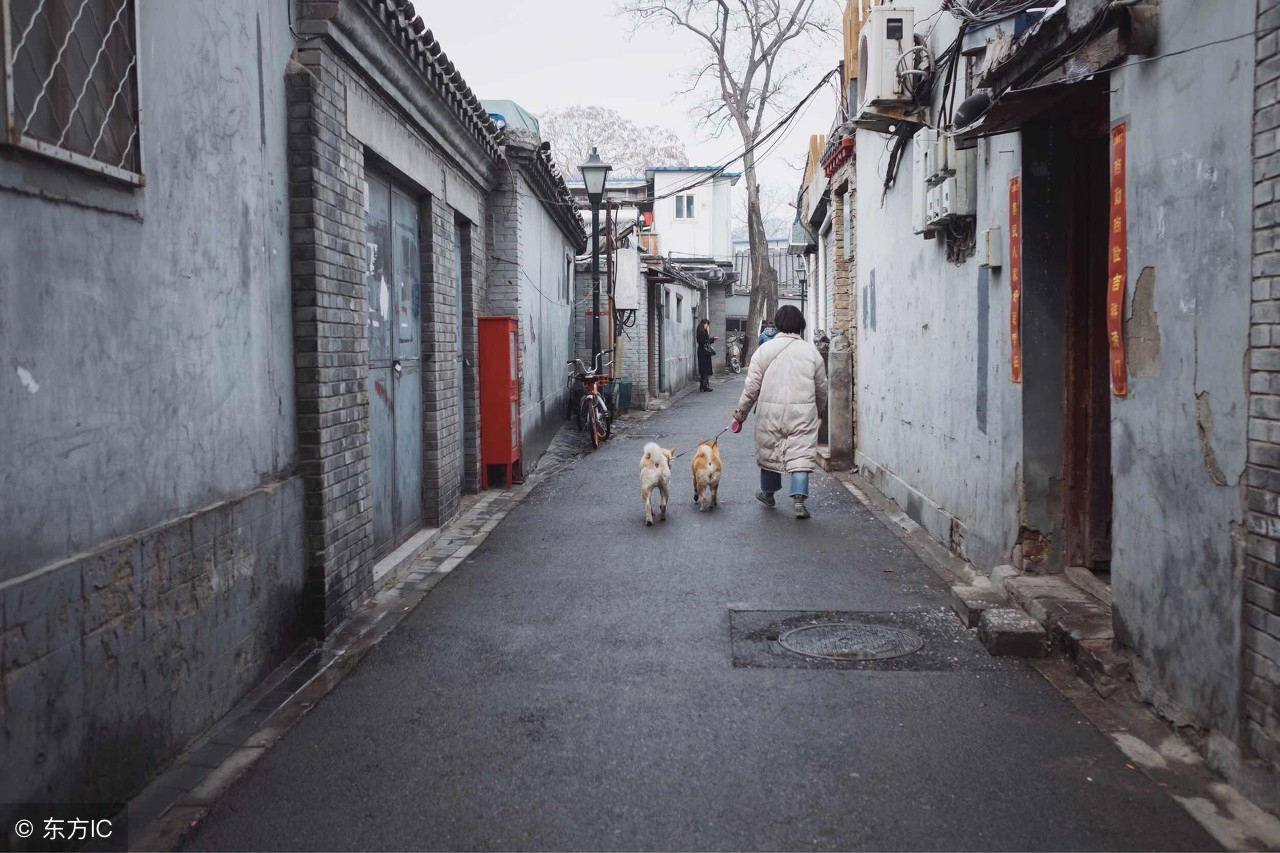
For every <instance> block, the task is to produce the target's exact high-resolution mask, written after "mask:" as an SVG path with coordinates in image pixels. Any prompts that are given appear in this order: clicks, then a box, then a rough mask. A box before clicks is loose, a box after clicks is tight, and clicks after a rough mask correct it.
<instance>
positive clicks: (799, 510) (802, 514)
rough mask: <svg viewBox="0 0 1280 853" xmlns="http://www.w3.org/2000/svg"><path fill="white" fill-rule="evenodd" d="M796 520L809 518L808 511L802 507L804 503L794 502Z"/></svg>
mask: <svg viewBox="0 0 1280 853" xmlns="http://www.w3.org/2000/svg"><path fill="white" fill-rule="evenodd" d="M796 518H797V519H801V520H803V519H806V518H809V509H808V507H806V506H805V505H804V501H796Z"/></svg>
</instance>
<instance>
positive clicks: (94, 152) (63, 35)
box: [0, 0, 143, 185]
mask: <svg viewBox="0 0 1280 853" xmlns="http://www.w3.org/2000/svg"><path fill="white" fill-rule="evenodd" d="M0 10H2V12H3V16H4V19H3V23H4V26H3V27H2V28H0V29H3V32H4V35H5V39H4V45H3V48H4V67H3V74H4V82H5V87H4V93H5V98H4V124H5V136H4V140H3V141H4V142H7V143H8V144H10V145H16V146H19V147H21V148H25V149H27V150H29V151H34V152H36V153H39V154H43V155H45V156H48V157H53V158H55V159H58V160H61V161H63V162H66V163H71V164H74V165H76V166H79V167H83V168H87V169H91V170H93V171H96V172H99V173H102V174H105V175H109V176H110V177H113V178H116V179H119V180H122V181H126V182H128V183H132V184H136V185H141V184H142V183H143V178H142V158H141V155H140V139H139V122H138V53H137V19H136V8H135V0H0Z"/></svg>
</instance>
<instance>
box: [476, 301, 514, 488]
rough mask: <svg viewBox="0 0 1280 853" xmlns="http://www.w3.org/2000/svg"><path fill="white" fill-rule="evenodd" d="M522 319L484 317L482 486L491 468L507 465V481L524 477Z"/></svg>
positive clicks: (482, 350)
mask: <svg viewBox="0 0 1280 853" xmlns="http://www.w3.org/2000/svg"><path fill="white" fill-rule="evenodd" d="M519 347H520V321H519V320H518V319H516V318H515V317H481V318H480V487H481V488H484V489H487V488H489V470H490V468H491V467H492V466H495V465H498V466H501V467H503V468H504V469H506V485H508V486H510V485H511V484H512V483H513V482H514V481H515V480H516V479H523V478H524V472H523V470H522V469H521V465H520V365H519V361H520V359H519V351H520V350H519Z"/></svg>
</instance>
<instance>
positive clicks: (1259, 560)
mask: <svg viewBox="0 0 1280 853" xmlns="http://www.w3.org/2000/svg"><path fill="white" fill-rule="evenodd" d="M1277 26H1280V0H1260V2H1259V3H1258V27H1257V37H1256V38H1257V43H1256V49H1257V64H1256V66H1255V79H1254V82H1255V86H1256V89H1255V100H1254V128H1253V129H1254V145H1253V151H1254V181H1255V184H1254V213H1253V225H1254V229H1253V248H1254V258H1253V302H1252V310H1251V313H1250V336H1249V343H1250V349H1249V462H1248V492H1247V501H1248V540H1247V544H1246V573H1245V579H1244V625H1243V626H1242V632H1243V636H1244V681H1243V696H1242V717H1243V720H1242V728H1243V735H1244V740H1245V741H1246V743H1247V744H1248V746H1249V747H1251V748H1252V751H1253V752H1254V753H1256V754H1257V755H1258V756H1259V757H1260V758H1262V759H1263V760H1265V761H1268V762H1271V763H1272V764H1280V41H1278V40H1280V36H1277V34H1276V31H1275V30H1276V27H1277Z"/></svg>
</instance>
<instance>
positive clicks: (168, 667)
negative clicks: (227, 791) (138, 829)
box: [0, 477, 305, 818]
mask: <svg viewBox="0 0 1280 853" xmlns="http://www.w3.org/2000/svg"><path fill="white" fill-rule="evenodd" d="M302 493H303V488H302V481H301V480H300V479H299V478H296V477H295V478H291V479H287V480H284V481H282V482H279V483H275V484H272V485H269V486H264V487H261V488H258V489H255V490H253V491H251V492H249V493H248V494H245V495H243V496H241V497H238V498H236V499H234V500H229V501H222V502H219V503H217V504H214V505H212V506H209V507H205V508H203V509H201V510H199V511H197V512H193V513H190V514H188V515H184V516H181V517H180V518H177V519H174V520H173V521H169V522H166V523H165V524H161V525H158V526H156V527H153V528H151V529H149V530H145V531H142V532H140V533H138V534H136V535H134V536H130V537H127V538H123V539H119V540H116V541H114V542H110V543H107V544H106V545H103V546H101V547H99V548H97V549H95V550H94V551H92V552H90V553H88V554H82V555H78V556H76V557H73V558H70V559H67V560H64V561H62V562H60V563H57V564H55V565H52V566H49V567H47V568H45V569H43V570H41V571H40V572H37V573H34V574H32V575H28V576H27V577H26V578H24V579H22V580H20V581H18V582H16V583H11V584H7V585H5V586H4V587H0V625H2V626H3V630H2V631H0V649H2V650H3V673H4V691H3V696H4V715H3V719H4V720H5V723H4V727H3V737H2V738H0V755H3V756H4V772H3V773H0V818H3V817H5V816H6V807H5V806H4V805H2V804H6V803H7V804H15V803H26V802H63V803H75V802H99V803H110V802H121V801H123V800H125V799H127V798H129V797H131V796H133V795H134V794H136V793H137V792H138V791H139V790H140V789H141V788H142V786H143V785H144V784H145V783H146V782H147V781H148V780H149V779H150V777H151V776H152V775H153V774H154V773H156V772H157V771H158V770H160V769H161V768H162V767H163V766H164V765H165V764H166V763H167V762H168V761H169V760H171V759H172V758H173V757H174V756H175V755H177V754H178V753H179V752H181V751H182V750H183V749H184V748H186V746H187V745H188V744H189V743H190V742H191V741H192V740H193V739H194V738H195V737H197V736H198V735H199V734H200V733H201V732H202V731H204V730H205V729H206V728H208V727H209V726H211V725H212V724H213V723H214V722H216V721H217V720H218V719H219V718H220V717H221V716H222V715H223V714H225V713H226V712H227V711H229V710H230V709H231V707H232V706H233V705H234V704H235V703H236V702H237V701H239V699H240V698H241V697H242V696H243V695H244V694H245V693H247V692H248V691H249V690H250V689H252V688H253V686H254V685H256V684H257V683H258V682H259V681H261V680H262V679H263V678H264V677H265V676H266V675H267V674H268V673H269V672H270V671H271V669H272V668H273V667H274V666H275V665H276V664H277V663H279V661H281V660H283V659H284V658H285V657H286V656H287V655H288V654H289V652H290V651H292V650H293V649H294V648H295V647H296V646H297V645H298V643H300V642H301V641H302V639H303V638H304V636H305V630H304V627H305V623H304V619H303V616H302V612H301V610H302V608H301V606H300V605H301V601H302V592H303V584H304V580H305V570H304V566H303V564H304V559H303V527H302Z"/></svg>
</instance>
